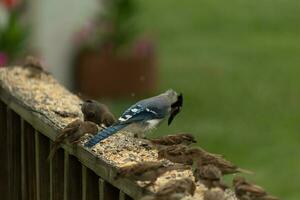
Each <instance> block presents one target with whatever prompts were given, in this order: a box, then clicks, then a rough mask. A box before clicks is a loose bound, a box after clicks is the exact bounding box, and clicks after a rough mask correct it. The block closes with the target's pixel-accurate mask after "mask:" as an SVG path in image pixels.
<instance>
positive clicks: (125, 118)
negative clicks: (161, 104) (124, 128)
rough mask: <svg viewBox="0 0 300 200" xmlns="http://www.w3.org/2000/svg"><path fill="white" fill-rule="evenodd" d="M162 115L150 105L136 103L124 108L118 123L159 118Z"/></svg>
mask: <svg viewBox="0 0 300 200" xmlns="http://www.w3.org/2000/svg"><path fill="white" fill-rule="evenodd" d="M163 117H164V115H163V113H161V112H160V111H159V110H158V109H156V108H155V107H152V106H148V107H146V106H142V105H141V104H136V105H133V106H132V107H130V108H129V109H128V110H126V111H125V112H124V113H123V114H122V116H121V117H120V118H119V123H120V124H129V123H132V122H138V121H147V120H151V119H161V118H163Z"/></svg>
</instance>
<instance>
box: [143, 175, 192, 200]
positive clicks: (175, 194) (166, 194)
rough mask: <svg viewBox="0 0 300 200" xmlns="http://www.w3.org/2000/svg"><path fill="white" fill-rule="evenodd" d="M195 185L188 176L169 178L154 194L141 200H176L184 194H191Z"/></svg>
mask: <svg viewBox="0 0 300 200" xmlns="http://www.w3.org/2000/svg"><path fill="white" fill-rule="evenodd" d="M195 190H196V185H195V183H194V181H193V180H191V179H190V178H182V179H177V180H171V181H169V182H167V183H166V184H165V185H164V186H162V187H161V188H160V189H159V190H158V191H157V192H156V194H154V195H150V196H146V197H143V198H142V199H141V200H177V199H181V198H183V197H184V196H186V195H191V196H193V195H194V193H195Z"/></svg>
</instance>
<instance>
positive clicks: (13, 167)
mask: <svg viewBox="0 0 300 200" xmlns="http://www.w3.org/2000/svg"><path fill="white" fill-rule="evenodd" d="M20 120H21V119H20V117H19V116H18V115H17V114H16V113H15V112H14V111H12V110H11V109H9V108H7V145H8V146H7V159H8V160H7V162H6V163H5V164H7V165H8V176H9V179H8V183H7V184H8V186H9V191H8V192H9V194H10V199H20V198H21V138H20V135H21V134H20V133H21V121H20Z"/></svg>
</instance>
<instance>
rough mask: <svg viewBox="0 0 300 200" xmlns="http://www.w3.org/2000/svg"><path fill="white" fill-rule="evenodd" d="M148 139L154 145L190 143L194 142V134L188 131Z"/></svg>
mask: <svg viewBox="0 0 300 200" xmlns="http://www.w3.org/2000/svg"><path fill="white" fill-rule="evenodd" d="M149 141H150V142H151V143H152V144H154V145H163V146H171V145H178V144H182V145H186V146H188V145H190V144H193V143H196V142H197V141H196V140H195V138H194V136H193V135H192V134H189V133H177V134H174V135H167V136H163V137H160V138H154V139H149Z"/></svg>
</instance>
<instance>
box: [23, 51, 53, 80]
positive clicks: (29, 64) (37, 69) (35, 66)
mask: <svg viewBox="0 0 300 200" xmlns="http://www.w3.org/2000/svg"><path fill="white" fill-rule="evenodd" d="M24 67H25V68H28V69H29V71H30V74H29V77H30V78H40V76H41V74H42V73H45V74H49V72H47V71H46V70H45V69H44V67H43V65H42V62H41V61H40V60H39V59H38V58H35V57H33V56H27V57H26V60H25V64H24Z"/></svg>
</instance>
